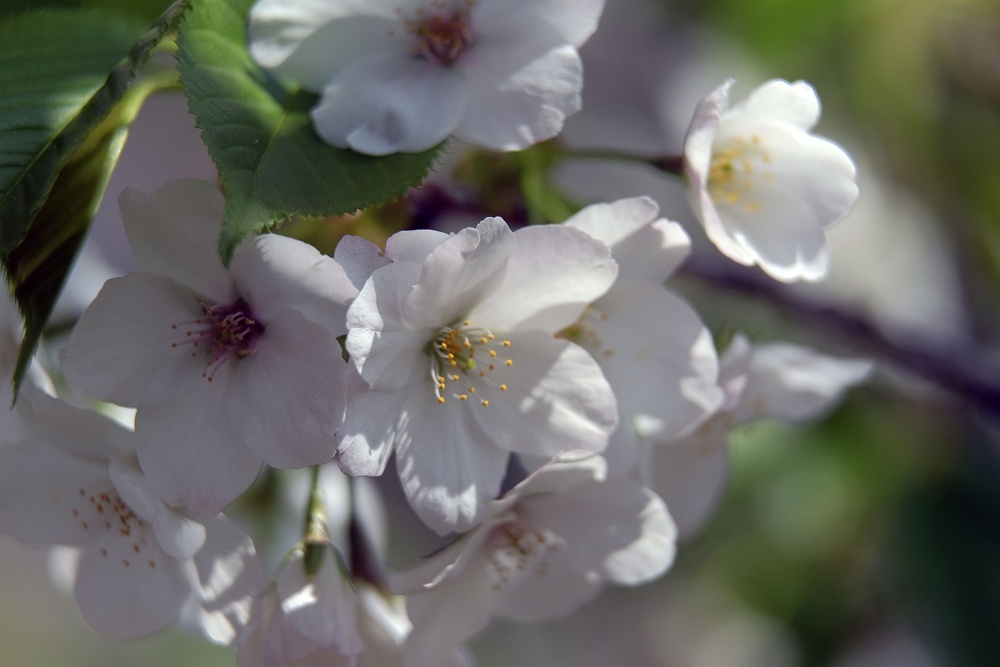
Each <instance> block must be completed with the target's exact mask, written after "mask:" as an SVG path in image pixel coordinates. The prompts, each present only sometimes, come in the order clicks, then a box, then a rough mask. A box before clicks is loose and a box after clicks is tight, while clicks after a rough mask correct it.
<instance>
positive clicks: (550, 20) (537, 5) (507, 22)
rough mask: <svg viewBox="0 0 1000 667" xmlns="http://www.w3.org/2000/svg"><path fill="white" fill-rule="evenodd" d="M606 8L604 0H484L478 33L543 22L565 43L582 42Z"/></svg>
mask: <svg viewBox="0 0 1000 667" xmlns="http://www.w3.org/2000/svg"><path fill="white" fill-rule="evenodd" d="M603 9H604V0H514V1H513V2H512V1H511V0H480V1H479V2H477V3H476V5H475V11H474V12H473V13H472V20H473V27H474V28H475V30H476V32H477V34H478V33H483V34H486V35H488V34H489V33H492V32H497V31H500V32H503V33H509V32H514V31H515V29H520V30H524V29H530V28H531V27H532V26H537V25H538V24H539V23H543V24H545V25H546V26H547V27H550V28H552V29H554V30H556V31H557V32H558V34H559V37H560V39H561V40H564V42H565V43H567V44H572V45H573V46H580V45H581V44H583V43H584V42H585V41H586V40H587V38H589V37H590V36H591V35H592V34H593V32H594V30H596V29H597V21H598V19H599V18H600V16H601V12H602V11H603Z"/></svg>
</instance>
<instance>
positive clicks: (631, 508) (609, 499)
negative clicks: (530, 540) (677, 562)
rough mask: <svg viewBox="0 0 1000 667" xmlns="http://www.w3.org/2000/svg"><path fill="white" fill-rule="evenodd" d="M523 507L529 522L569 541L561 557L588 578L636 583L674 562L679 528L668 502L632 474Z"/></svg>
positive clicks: (547, 496)
mask: <svg viewBox="0 0 1000 667" xmlns="http://www.w3.org/2000/svg"><path fill="white" fill-rule="evenodd" d="M521 511H522V512H523V513H524V516H525V520H526V521H528V522H529V523H530V524H531V525H535V526H544V527H545V528H547V529H549V530H551V531H553V532H554V533H555V534H557V535H558V536H559V537H560V538H561V539H562V540H563V541H564V543H565V544H564V547H563V548H562V549H560V552H559V556H560V557H562V558H566V559H568V560H570V561H571V562H572V563H573V564H574V566H575V567H577V568H579V569H580V571H581V572H583V573H584V574H586V575H588V577H598V578H600V579H602V580H605V581H612V582H615V583H618V584H626V585H631V586H634V585H638V584H641V583H646V582H647V581H650V580H652V579H654V578H656V577H658V576H660V575H661V574H663V572H665V571H666V570H667V568H669V567H670V565H671V564H672V563H673V559H674V552H675V541H676V537H677V531H676V528H675V527H674V523H673V521H672V520H671V518H670V515H669V514H668V513H667V509H666V506H665V505H664V504H663V501H662V500H660V498H659V497H658V496H657V495H656V494H654V493H652V492H651V491H650V490H649V489H646V488H644V487H642V486H641V485H640V484H638V483H637V482H635V481H634V480H632V479H630V478H627V477H615V478H610V479H608V480H607V481H605V482H601V483H589V484H581V485H580V486H578V487H576V488H574V489H571V490H568V491H565V492H563V493H561V494H545V495H537V496H531V497H530V498H526V499H524V500H523V501H522V503H521Z"/></svg>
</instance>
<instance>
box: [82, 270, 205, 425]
mask: <svg viewBox="0 0 1000 667" xmlns="http://www.w3.org/2000/svg"><path fill="white" fill-rule="evenodd" d="M202 314H203V313H202V310H201V307H200V306H199V304H198V301H197V299H196V298H195V297H194V296H193V295H192V294H191V293H190V292H188V291H187V290H186V289H184V288H183V287H180V286H178V285H177V284H175V283H173V282H171V281H169V280H167V279H165V278H161V277H159V276H156V275H151V274H146V273H133V274H129V275H127V276H125V277H124V278H115V279H112V280H109V281H108V282H107V283H106V284H105V285H104V288H103V289H102V290H101V292H100V294H98V295H97V298H96V299H95V300H94V302H93V303H92V304H91V305H90V307H89V308H87V310H86V311H84V313H83V315H82V316H81V317H80V320H79V322H77V325H76V328H75V329H74V330H73V334H72V335H71V336H70V339H69V343H67V346H66V349H65V351H64V352H63V356H62V367H63V372H64V373H65V374H66V377H67V378H69V379H70V380H71V381H72V382H73V383H75V384H77V385H79V386H80V387H82V388H83V389H86V390H87V391H89V392H91V393H92V394H94V395H95V396H98V397H99V398H102V399H104V400H106V401H110V402H112V403H117V404H119V405H128V406H144V405H157V404H161V403H162V402H163V401H167V400H170V399H171V398H173V397H174V396H177V395H179V394H183V393H184V392H186V391H187V389H188V388H189V387H190V386H192V385H195V384H198V383H199V382H201V381H202V380H201V374H202V372H203V371H204V370H205V365H206V364H205V357H204V352H203V351H204V348H203V347H202V348H199V347H195V346H193V345H192V343H193V342H194V341H197V340H198V334H197V332H198V330H199V329H200V327H198V326H193V323H194V321H195V320H196V319H198V318H199V317H201V316H202ZM192 330H193V331H194V334H193V335H192V336H186V335H185V333H186V332H187V331H192Z"/></svg>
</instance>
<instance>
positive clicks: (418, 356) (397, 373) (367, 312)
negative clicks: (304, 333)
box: [345, 262, 433, 389]
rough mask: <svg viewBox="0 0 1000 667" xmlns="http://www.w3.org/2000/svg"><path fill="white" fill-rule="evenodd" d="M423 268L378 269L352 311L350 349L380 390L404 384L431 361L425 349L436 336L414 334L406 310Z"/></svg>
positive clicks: (401, 265)
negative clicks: (407, 302)
mask: <svg viewBox="0 0 1000 667" xmlns="http://www.w3.org/2000/svg"><path fill="white" fill-rule="evenodd" d="M419 276H420V265H418V264H411V263H409V262H404V263H399V264H389V265H388V266H384V267H382V268H381V269H379V270H377V271H375V272H374V273H373V274H372V276H371V278H369V279H368V282H366V283H365V286H364V287H363V288H362V289H361V292H360V293H359V294H358V296H357V298H356V299H355V300H354V302H353V303H352V304H351V307H350V308H348V309H347V327H348V332H347V341H346V344H345V346H346V348H347V352H348V354H350V355H351V364H352V365H353V366H354V367H355V368H356V369H357V370H358V372H359V373H360V374H361V377H363V378H364V379H365V381H366V382H367V383H368V384H369V385H371V386H372V387H373V388H376V389H394V388H398V387H401V386H403V385H404V384H405V383H406V382H408V381H409V379H410V378H411V377H412V376H413V375H414V374H416V373H423V372H424V369H423V368H418V366H420V365H422V364H423V363H424V362H423V361H422V360H423V359H426V357H425V355H424V354H423V349H424V346H426V345H427V343H428V342H429V341H430V340H431V338H433V332H432V331H431V330H426V331H412V330H411V329H410V327H409V326H407V324H406V322H405V320H404V318H403V311H404V307H405V300H406V297H407V295H408V294H409V292H410V290H411V289H412V286H413V284H414V283H415V282H416V281H417V280H418V279H419Z"/></svg>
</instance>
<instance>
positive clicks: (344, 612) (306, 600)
mask: <svg viewBox="0 0 1000 667" xmlns="http://www.w3.org/2000/svg"><path fill="white" fill-rule="evenodd" d="M302 555H303V552H302V551H299V552H297V553H296V557H294V558H292V559H290V560H288V561H286V562H285V563H284V564H283V565H282V567H281V570H279V572H278V575H277V577H276V579H275V583H276V585H277V587H278V596H279V597H280V599H281V610H282V612H283V613H284V614H285V615H286V616H287V617H288V620H289V621H290V622H291V623H292V624H293V625H294V626H295V628H296V629H297V630H298V631H299V632H301V633H302V634H303V635H304V636H305V637H306V638H308V639H309V640H311V641H312V642H315V643H316V644H317V645H318V646H322V647H326V648H331V649H336V650H337V652H338V653H341V654H343V655H355V654H357V653H359V652H360V651H361V650H362V648H363V647H362V644H361V637H360V636H359V635H358V627H357V612H356V608H357V605H358V598H357V593H356V592H355V591H354V589H353V588H352V584H351V583H350V578H349V576H348V575H347V573H346V572H345V571H342V570H341V567H342V566H341V564H339V563H338V559H339V558H340V556H339V554H337V553H336V551H335V550H334V549H333V547H330V546H328V547H325V553H324V556H323V563H322V566H321V567H320V570H319V572H317V573H316V574H315V575H314V576H311V577H310V576H308V575H307V574H306V570H305V562H304V560H303V559H302Z"/></svg>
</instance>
